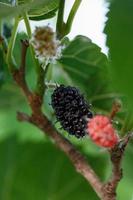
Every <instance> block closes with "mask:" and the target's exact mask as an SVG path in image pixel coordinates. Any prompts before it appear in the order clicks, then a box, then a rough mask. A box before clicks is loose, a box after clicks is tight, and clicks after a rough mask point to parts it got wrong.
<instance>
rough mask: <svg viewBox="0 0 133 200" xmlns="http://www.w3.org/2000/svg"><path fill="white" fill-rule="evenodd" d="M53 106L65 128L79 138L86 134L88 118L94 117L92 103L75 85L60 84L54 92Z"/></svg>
mask: <svg viewBox="0 0 133 200" xmlns="http://www.w3.org/2000/svg"><path fill="white" fill-rule="evenodd" d="M51 98H52V107H53V109H54V110H55V114H56V117H57V120H58V121H59V122H60V123H61V125H62V127H63V129H64V130H66V131H67V132H68V133H69V134H70V135H75V136H76V137H77V138H80V137H83V136H85V135H86V128H87V120H86V119H88V118H92V116H93V115H92V112H91V111H90V105H88V104H87V102H86V100H85V99H84V97H83V95H81V94H80V92H79V90H78V89H77V88H75V87H71V86H64V85H60V86H59V87H57V88H56V89H55V90H54V92H53V94H52V97H51Z"/></svg>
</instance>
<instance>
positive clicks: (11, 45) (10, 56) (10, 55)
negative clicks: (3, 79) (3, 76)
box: [6, 17, 19, 72]
mask: <svg viewBox="0 0 133 200" xmlns="http://www.w3.org/2000/svg"><path fill="white" fill-rule="evenodd" d="M18 24H19V17H16V18H15V23H14V27H13V31H12V35H11V38H10V41H9V45H8V51H7V57H6V61H7V64H8V67H9V70H10V72H13V71H14V70H15V68H16V61H15V59H14V57H13V49H14V44H15V40H16V35H17V29H18Z"/></svg>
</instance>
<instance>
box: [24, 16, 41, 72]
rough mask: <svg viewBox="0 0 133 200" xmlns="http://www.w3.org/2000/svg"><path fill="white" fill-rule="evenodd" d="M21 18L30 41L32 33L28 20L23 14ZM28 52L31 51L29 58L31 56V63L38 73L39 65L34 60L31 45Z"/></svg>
mask: <svg viewBox="0 0 133 200" xmlns="http://www.w3.org/2000/svg"><path fill="white" fill-rule="evenodd" d="M23 18H24V22H25V26H26V30H27V34H28V37H29V39H31V37H32V32H31V27H30V22H29V18H28V16H27V14H26V13H24V14H23ZM30 51H31V56H32V59H33V62H34V64H35V66H36V71H37V72H38V69H39V67H40V64H39V61H38V60H37V59H36V56H35V52H34V49H33V47H32V46H31V45H30Z"/></svg>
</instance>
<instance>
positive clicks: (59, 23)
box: [56, 0, 65, 39]
mask: <svg viewBox="0 0 133 200" xmlns="http://www.w3.org/2000/svg"><path fill="white" fill-rule="evenodd" d="M64 8H65V0H60V4H59V11H58V17H57V24H56V33H57V38H59V39H61V38H62V37H63V28H64V21H63V20H64Z"/></svg>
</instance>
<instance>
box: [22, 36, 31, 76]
mask: <svg viewBox="0 0 133 200" xmlns="http://www.w3.org/2000/svg"><path fill="white" fill-rule="evenodd" d="M21 45H22V50H21V63H20V70H21V71H23V72H24V73H25V65H26V53H27V48H28V47H29V41H28V40H21Z"/></svg>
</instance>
